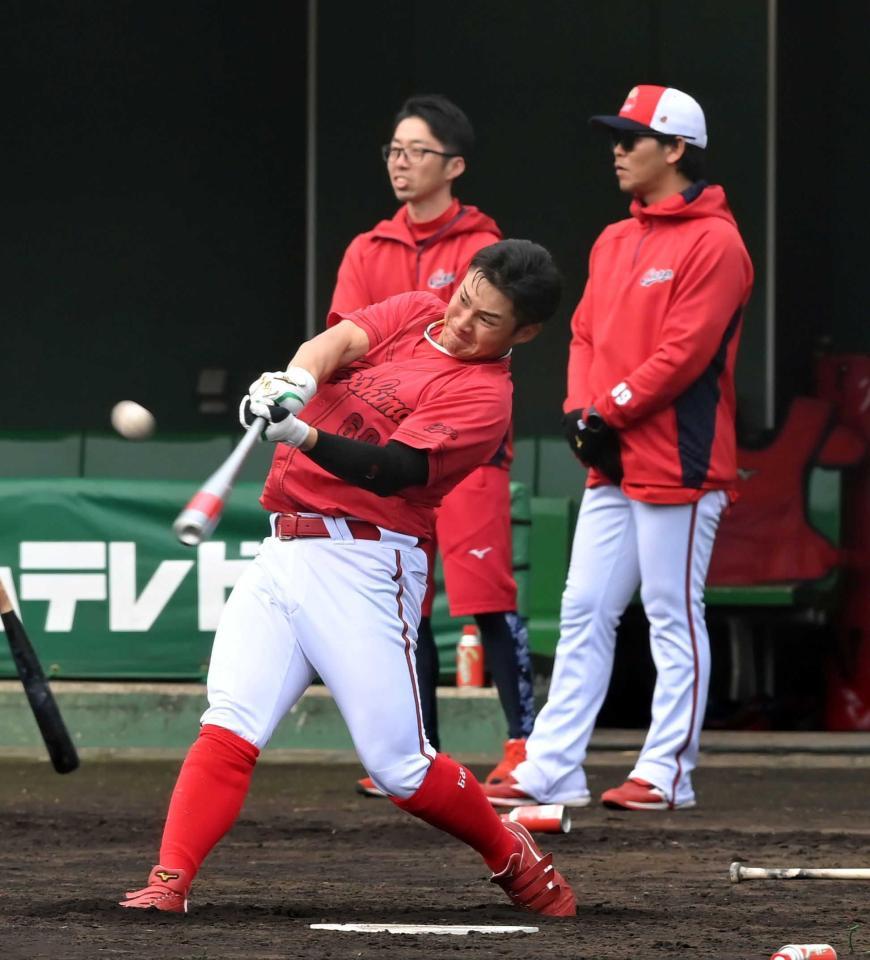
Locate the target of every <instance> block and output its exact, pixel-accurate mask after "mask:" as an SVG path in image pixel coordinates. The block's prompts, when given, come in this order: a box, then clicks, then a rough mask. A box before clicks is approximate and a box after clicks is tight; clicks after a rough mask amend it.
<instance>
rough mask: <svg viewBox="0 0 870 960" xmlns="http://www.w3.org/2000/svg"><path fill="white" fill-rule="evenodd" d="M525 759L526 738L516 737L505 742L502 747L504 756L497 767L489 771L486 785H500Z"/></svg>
mask: <svg viewBox="0 0 870 960" xmlns="http://www.w3.org/2000/svg"><path fill="white" fill-rule="evenodd" d="M525 759H526V738H525V737H518V738H515V739H511V740H506V741H505V745H504V756H503V757H502V758H501V760H500V761H499V763H498V765H497V766H496V767H494V768H493V769H492V770H490V772H489V774H488V776H487V778H486V781H485V782H486V783H502V781H504V780H506V779H507V775H508V774H509V773H513V771H514V768H515V767H518V766H519V765H520V764H521V763H522V762H523V760H525Z"/></svg>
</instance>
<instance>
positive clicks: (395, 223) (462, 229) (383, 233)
mask: <svg viewBox="0 0 870 960" xmlns="http://www.w3.org/2000/svg"><path fill="white" fill-rule="evenodd" d="M406 207H407V204H402V206H401V207H399V209H398V210H397V211H396V213H395V215H394V216H393V217H392V219H390V220H381V222H380V223H378V224H376V225H375V227H374V229H373V230H372V234H373V235H374V236H375V237H380V238H383V239H386V240H398V241H399V242H400V243H404V244H407V245H408V246H411V247H416V246H417V241H416V240H415V239H414V235H413V234H412V233H411V231H410V229H409V228H408V220H407V217H406V215H405V211H406ZM480 232H483V233H494V234H495V235H496V236H497V237H501V235H502V233H501V230H499V228H498V224H497V223H496V222H495V220H493V219H492V217H488V216H487V215H486V214H485V213H481V212H480V210H478V209H477V207H473V206H470V205H468V204H462V205H460V207H459V212H458V213H457V214H456V216H455V217H454V218H453V219H452V220H450V221H448V222H447V223H446V224H445V225H444V226H443V227H442V228H441V229H440V230H439V231H438V233H437V236H438V239H439V240H443V239H444V238H445V237H454V236H457V235H459V234H461V233H480Z"/></svg>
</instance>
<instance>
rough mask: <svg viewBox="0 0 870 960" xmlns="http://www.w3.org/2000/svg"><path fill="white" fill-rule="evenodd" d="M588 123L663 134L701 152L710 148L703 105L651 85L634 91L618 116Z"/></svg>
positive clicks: (591, 119) (692, 99) (670, 90)
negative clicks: (700, 149) (691, 145)
mask: <svg viewBox="0 0 870 960" xmlns="http://www.w3.org/2000/svg"><path fill="white" fill-rule="evenodd" d="M589 122H590V123H600V124H603V125H604V126H605V127H612V128H613V129H614V130H627V131H631V132H634V133H649V134H655V133H660V134H661V133H663V134H665V135H666V136H669V137H682V138H683V139H684V140H687V141H688V142H689V143H691V144H693V145H694V146H696V147H701V148H702V149H704V148H705V147H706V146H707V124H706V122H705V120H704V111H703V110H702V109H701V105H700V104H699V103H698V101H697V100H695V99H694V98H693V97H690V96H689V95H688V93H683V92H682V90H675V89H674V88H673V87H657V86H654V85H653V84H648V83H644V84H641V85H640V86H637V87H632V89H631V90H630V91H629V94H628V96H627V97H626V98H625V103H624V104H623V105H622V109H621V110H620V111H619V114H618V116H615V117H590V118H589Z"/></svg>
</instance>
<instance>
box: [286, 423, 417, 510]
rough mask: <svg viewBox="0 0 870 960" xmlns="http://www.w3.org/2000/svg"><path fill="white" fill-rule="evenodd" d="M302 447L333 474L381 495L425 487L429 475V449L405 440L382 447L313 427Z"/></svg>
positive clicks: (319, 464) (302, 449) (318, 463)
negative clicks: (407, 442) (423, 448)
mask: <svg viewBox="0 0 870 960" xmlns="http://www.w3.org/2000/svg"><path fill="white" fill-rule="evenodd" d="M299 449H300V450H301V451H302V452H303V453H305V454H307V456H308V457H310V459H311V460H313V461H314V462H315V463H316V464H317V465H318V466H319V467H323V469H324V470H327V471H329V473H331V474H332V475H333V476H335V477H338V478H339V479H340V480H344V481H345V482H346V483H352V484H353V485H354V486H356V487H362V488H363V489H364V490H370V491H371V492H372V493H375V494H377V495H378V496H379V497H389V496H392V495H393V494H394V493H398V492H399V491H400V490H404V489H405V488H406V487H418V486H424V485H425V483H426V481H427V480H428V478H429V458H428V455H427V453H426V451H425V450H418V449H416V448H414V447H409V446H407V445H406V444H404V443H398V442H394V443H387V444H386V445H385V446H382V447H381V446H376V445H375V444H372V443H364V442H363V441H362V440H352V439H350V438H349V437H339V436H338V435H337V434H334V433H325V432H324V431H322V430H316V429H315V428H314V427H309V428H308V438H307V439H306V440H305V441H304V442H303V443H302V444H301V445H300V447H299Z"/></svg>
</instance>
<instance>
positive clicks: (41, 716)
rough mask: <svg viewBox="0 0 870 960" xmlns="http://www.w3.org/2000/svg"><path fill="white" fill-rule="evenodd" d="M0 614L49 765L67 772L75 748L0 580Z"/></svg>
mask: <svg viewBox="0 0 870 960" xmlns="http://www.w3.org/2000/svg"><path fill="white" fill-rule="evenodd" d="M0 617H2V619H3V627H4V629H5V630H6V639H7V640H8V641H9V648H10V650H11V651H12V659H13V660H14V661H15V669H16V670H17V671H18V676H19V677H20V678H21V683H22V684H23V686H24V693H25V694H26V695H27V699H28V701H29V702H30V709H31V710H32V711H33V715H34V717H36V722H37V724H38V725H39V732H40V733H41V734H42V739H43V740H44V741H45V746H46V749H47V750H48V756H49V758H50V759H51V763H52V766H53V767H54V769H55V770H57V772H58V773H70V772H71V771H72V770H75V769H76V767H78V765H79V757H78V754H77V753H76V748H75V747H74V746H73V742H72V740H71V739H70V735H69V733H68V731H67V729H66V725H65V724H64V722H63V717H61V715H60V710H58V708H57V703H56V702H55V699H54V695H53V694H52V692H51V688H50V687H49V685H48V681H47V680H46V679H45V674H44V673H43V672H42V667H41V666H40V663H39V660H38V658H37V656H36V652H35V651H34V649H33V647H32V646H31V643H30V640H29V639H28V637H27V634H26V633H25V631H24V626H23V624H22V623H21V621H20V620H19V619H18V616H17V614H16V613H15V611H14V610H13V609H12V603H11V602H10V600H9V595H8V594H7V593H6V590H5V589H4V587H3V584H2V583H0Z"/></svg>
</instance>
